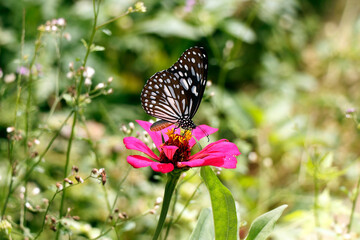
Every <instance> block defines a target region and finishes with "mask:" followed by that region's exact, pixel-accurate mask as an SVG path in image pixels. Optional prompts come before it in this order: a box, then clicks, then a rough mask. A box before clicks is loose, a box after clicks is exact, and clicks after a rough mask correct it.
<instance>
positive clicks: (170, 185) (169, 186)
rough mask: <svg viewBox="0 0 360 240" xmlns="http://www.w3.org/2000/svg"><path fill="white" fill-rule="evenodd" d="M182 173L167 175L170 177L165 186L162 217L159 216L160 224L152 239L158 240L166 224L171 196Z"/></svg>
mask: <svg viewBox="0 0 360 240" xmlns="http://www.w3.org/2000/svg"><path fill="white" fill-rule="evenodd" d="M180 175H181V172H176V173H171V172H170V173H168V176H167V177H168V179H167V182H166V186H165V192H164V200H163V204H162V208H161V213H160V218H159V221H158V225H157V227H156V230H155V234H154V237H153V238H152V240H157V239H158V238H159V236H160V233H161V229H162V227H163V226H164V223H165V220H166V215H167V212H168V210H169V206H170V202H171V197H172V195H173V193H174V190H175V187H176V184H177V182H178V180H179V178H180Z"/></svg>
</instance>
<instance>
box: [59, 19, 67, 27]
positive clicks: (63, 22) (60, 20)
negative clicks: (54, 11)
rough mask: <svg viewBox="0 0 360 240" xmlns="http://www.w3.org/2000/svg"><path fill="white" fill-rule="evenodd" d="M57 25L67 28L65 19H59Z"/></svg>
mask: <svg viewBox="0 0 360 240" xmlns="http://www.w3.org/2000/svg"><path fill="white" fill-rule="evenodd" d="M57 24H58V25H59V26H61V27H63V26H65V24H66V22H65V19H64V18H59V19H58V20H57Z"/></svg>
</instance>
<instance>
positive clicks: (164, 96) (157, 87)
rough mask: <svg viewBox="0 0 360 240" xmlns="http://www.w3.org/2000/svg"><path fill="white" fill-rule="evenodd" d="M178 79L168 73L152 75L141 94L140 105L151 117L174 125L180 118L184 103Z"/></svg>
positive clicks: (162, 72)
mask: <svg viewBox="0 0 360 240" xmlns="http://www.w3.org/2000/svg"><path fill="white" fill-rule="evenodd" d="M182 90H183V89H182V87H181V85H180V82H179V79H178V78H176V77H175V75H174V74H172V73H170V72H168V71H166V70H165V71H161V72H157V73H156V74H154V75H153V76H152V77H151V78H150V79H149V80H148V81H147V82H146V84H145V86H144V88H143V90H142V92H141V105H142V107H143V109H144V110H145V112H146V113H147V114H149V115H151V116H153V117H156V118H160V119H162V120H165V121H168V122H171V123H176V122H178V120H179V119H180V118H181V116H182V114H183V112H184V109H185V104H184V103H185V102H184V101H183V99H185V98H184V94H185V93H184V92H183V93H184V94H182V92H181V91H182Z"/></svg>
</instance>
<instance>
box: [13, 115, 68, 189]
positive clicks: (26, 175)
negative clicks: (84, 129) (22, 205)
mask: <svg viewBox="0 0 360 240" xmlns="http://www.w3.org/2000/svg"><path fill="white" fill-rule="evenodd" d="M72 114H73V111H71V112H70V113H69V115H68V116H67V118H66V119H65V121H64V122H63V123H62V124H61V126H60V128H59V129H58V130H57V132H56V133H55V135H54V136H53V138H52V139H51V140H50V142H49V144H48V145H47V147H46V149H45V150H44V152H43V153H42V154H41V155H40V156H39V160H38V161H37V162H36V163H34V165H32V166H31V168H30V169H29V170H28V171H27V172H26V173H25V177H24V178H23V181H27V180H28V179H29V178H30V175H31V173H32V172H33V171H34V169H35V168H36V167H37V165H39V163H40V162H41V160H42V159H43V157H44V156H45V154H46V153H47V152H48V151H49V149H50V147H51V146H52V144H53V142H54V141H55V139H56V138H57V137H58V136H59V134H60V131H61V129H62V128H63V127H64V126H65V124H66V123H67V121H68V120H69V118H70V117H71V115H72ZM21 182H22V181H20V182H18V183H17V184H16V185H15V186H14V188H13V189H12V190H11V193H13V192H14V190H15V189H17V188H18V187H19V186H20V184H21Z"/></svg>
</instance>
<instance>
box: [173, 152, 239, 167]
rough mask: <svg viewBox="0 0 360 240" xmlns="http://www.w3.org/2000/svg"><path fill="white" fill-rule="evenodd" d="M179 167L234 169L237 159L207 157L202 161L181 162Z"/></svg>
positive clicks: (232, 157) (230, 157)
mask: <svg viewBox="0 0 360 240" xmlns="http://www.w3.org/2000/svg"><path fill="white" fill-rule="evenodd" d="M180 164H181V165H186V166H189V167H202V166H209V165H210V166H215V167H223V168H236V164H237V159H236V157H234V156H229V155H227V156H219V157H207V158H203V159H194V160H190V161H188V162H181V163H180Z"/></svg>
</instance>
